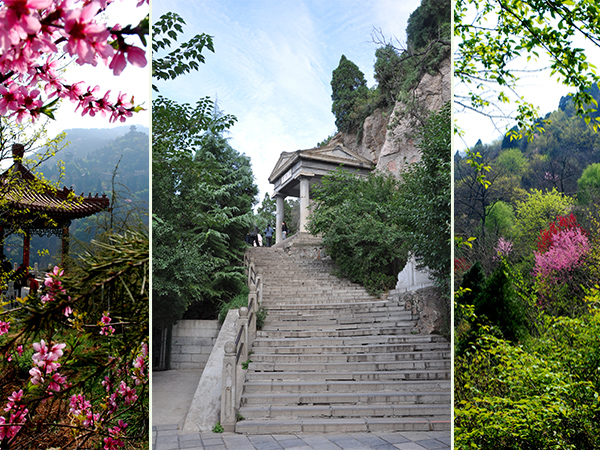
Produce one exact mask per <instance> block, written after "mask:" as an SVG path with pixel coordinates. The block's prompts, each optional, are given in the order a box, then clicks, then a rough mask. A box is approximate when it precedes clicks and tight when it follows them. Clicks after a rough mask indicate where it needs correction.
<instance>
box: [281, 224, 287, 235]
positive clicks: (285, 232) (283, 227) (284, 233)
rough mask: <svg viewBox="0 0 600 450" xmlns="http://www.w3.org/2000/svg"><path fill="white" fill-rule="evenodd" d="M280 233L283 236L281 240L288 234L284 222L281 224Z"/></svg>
mask: <svg viewBox="0 0 600 450" xmlns="http://www.w3.org/2000/svg"><path fill="white" fill-rule="evenodd" d="M281 233H282V234H283V239H285V238H286V237H287V233H288V227H287V225H286V224H285V222H281Z"/></svg>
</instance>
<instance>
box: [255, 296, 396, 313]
mask: <svg viewBox="0 0 600 450" xmlns="http://www.w3.org/2000/svg"><path fill="white" fill-rule="evenodd" d="M262 306H263V307H264V308H266V309H267V310H269V311H284V312H291V313H293V312H302V311H308V312H311V313H316V312H318V311H324V312H335V313H336V314H342V313H346V312H355V311H361V310H368V309H369V308H385V307H386V305H385V304H383V303H382V302H377V301H373V300H370V299H356V300H354V301H347V302H343V301H339V300H337V299H336V301H332V300H331V299H329V300H328V299H326V298H323V299H319V301H316V300H314V299H313V300H312V301H310V302H309V301H308V300H307V301H306V302H302V303H301V299H300V300H299V299H288V300H287V301H282V300H280V299H265V298H264V297H263V302H262ZM394 306H396V305H394Z"/></svg>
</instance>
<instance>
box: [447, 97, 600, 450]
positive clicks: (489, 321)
mask: <svg viewBox="0 0 600 450" xmlns="http://www.w3.org/2000/svg"><path fill="white" fill-rule="evenodd" d="M592 92H593V93H594V95H595V96H596V95H597V92H596V90H592ZM570 105H571V106H570ZM559 107H560V108H561V109H560V110H558V111H555V112H553V113H551V114H548V115H547V118H549V119H551V123H548V124H546V125H545V129H546V130H545V132H544V133H539V134H536V135H534V136H533V138H532V139H531V140H527V139H524V138H521V139H517V140H513V141H511V140H510V139H504V140H502V141H497V142H494V143H491V144H482V143H481V142H479V143H478V144H477V145H476V146H475V147H474V148H472V149H469V151H468V152H467V153H466V154H464V155H457V156H456V157H455V197H454V198H455V230H456V231H457V233H459V234H460V237H461V238H462V239H459V240H458V242H459V243H461V244H462V245H460V246H459V247H457V249H456V252H455V255H456V257H457V259H456V261H455V275H456V278H455V280H456V288H457V294H456V302H455V330H454V331H455V446H456V448H458V449H491V448H503V449H530V448H570V449H596V448H600V447H599V444H598V442H599V438H600V427H599V426H598V423H599V420H598V419H599V418H600V417H599V413H600V408H599V406H598V398H599V393H600V391H599V388H600V386H599V384H598V370H597V368H598V361H599V359H598V358H599V356H598V355H599V354H598V349H599V348H600V347H599V345H598V344H599V342H598V320H599V318H600V315H599V313H598V304H599V301H600V296H599V290H598V289H599V287H598V280H599V279H600V278H599V275H600V274H599V272H598V266H599V262H600V259H599V257H600V221H599V215H600V208H599V206H600V205H599V204H598V201H597V197H596V198H595V197H594V195H593V193H594V189H595V188H594V187H593V186H594V183H593V181H591V180H593V179H594V178H595V176H594V167H595V166H594V164H595V163H593V161H595V160H597V158H598V154H599V153H598V152H599V150H600V145H599V144H598V135H597V133H595V132H594V130H593V128H592V127H591V126H588V125H587V124H586V122H585V119H582V118H580V117H577V116H575V115H574V111H573V110H572V109H571V107H572V104H571V101H565V100H561V103H560V105H559ZM513 131H514V132H515V133H517V134H523V135H524V134H525V133H526V131H525V129H524V128H521V127H516V128H515V129H514V130H513ZM588 167H589V168H590V169H589V170H588ZM586 171H587V174H586V176H584V173H586ZM590 174H591V175H590ZM588 176H589V179H588ZM583 180H585V181H583ZM589 181H591V182H589ZM588 186H590V187H588ZM590 192H591V193H592V195H591V196H589V197H587V194H588V193H590ZM584 199H585V200H584Z"/></svg>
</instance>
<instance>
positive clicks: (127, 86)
mask: <svg viewBox="0 0 600 450" xmlns="http://www.w3.org/2000/svg"><path fill="white" fill-rule="evenodd" d="M136 5H137V0H123V1H116V2H114V3H113V4H111V5H110V6H109V7H108V8H107V10H106V13H105V14H106V15H107V17H108V19H107V23H108V24H109V25H114V24H115V23H119V24H121V25H123V26H125V25H127V24H134V25H137V24H138V22H139V21H140V20H141V19H143V18H144V17H145V16H146V14H147V13H148V6H147V5H145V6H142V7H140V8H136ZM128 42H130V43H132V44H134V45H136V46H138V47H143V46H142V44H141V42H140V40H139V39H138V38H137V37H135V38H132V39H130V40H128ZM147 60H148V65H147V66H146V67H145V68H138V67H135V66H131V65H128V66H127V67H126V68H125V70H124V71H123V72H122V73H121V75H120V76H118V77H115V76H114V75H113V73H112V70H110V69H109V68H108V67H107V66H105V65H104V64H103V63H98V65H97V66H96V67H92V66H90V65H85V66H79V65H77V64H74V63H72V64H70V65H69V66H68V68H67V71H66V73H65V75H64V78H66V79H67V81H68V82H77V81H82V80H83V81H85V82H86V83H87V86H92V87H94V86H96V85H97V86H100V92H102V95H104V93H105V92H106V91H108V90H110V91H111V99H116V96H117V95H118V94H119V92H126V93H127V94H128V96H131V95H133V96H135V103H136V104H140V103H143V107H144V108H146V111H142V112H140V113H137V114H134V116H133V117H131V118H130V119H128V121H127V122H125V123H121V122H116V123H113V124H111V123H110V122H109V117H110V116H107V117H106V118H105V119H103V118H102V117H100V116H96V117H89V116H87V115H86V116H84V117H82V116H81V110H79V111H77V112H75V106H76V105H75V104H74V103H71V102H69V101H68V100H65V101H63V102H62V103H61V106H60V108H59V110H58V111H57V112H56V113H55V117H56V120H55V121H51V122H50V126H49V130H50V135H51V136H54V135H56V134H57V133H59V132H60V131H62V130H63V129H68V128H109V127H113V126H118V125H127V124H132V125H135V124H140V125H145V126H149V125H150V113H149V111H150V57H149V56H147ZM87 86H86V87H87Z"/></svg>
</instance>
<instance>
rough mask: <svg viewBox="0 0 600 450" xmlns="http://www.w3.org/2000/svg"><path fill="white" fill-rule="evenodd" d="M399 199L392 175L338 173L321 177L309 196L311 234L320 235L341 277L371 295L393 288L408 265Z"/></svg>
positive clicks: (338, 171)
mask: <svg viewBox="0 0 600 450" xmlns="http://www.w3.org/2000/svg"><path fill="white" fill-rule="evenodd" d="M399 196H400V192H399V190H398V182H397V181H396V180H395V179H393V178H392V177H391V176H390V175H384V174H375V173H371V174H370V175H369V176H368V177H366V178H361V177H358V176H355V175H353V174H351V173H348V172H347V171H345V170H342V169H340V170H337V171H336V172H334V173H332V174H330V175H327V176H325V177H324V178H323V184H322V186H320V187H319V188H316V189H315V191H314V193H313V200H314V205H315V206H314V209H313V212H312V213H311V215H310V221H309V224H308V229H309V231H310V232H311V233H313V234H318V233H322V235H323V244H324V245H325V247H326V248H327V251H328V253H329V254H330V255H331V257H332V258H333V260H334V261H335V263H336V265H337V267H338V268H339V271H340V273H341V275H342V276H346V277H348V278H350V279H351V280H352V281H355V282H358V283H361V284H362V285H363V286H365V287H366V288H368V289H369V290H370V291H372V292H374V293H376V292H380V291H382V290H386V289H389V288H391V287H392V286H393V285H395V283H396V277H397V276H398V272H399V271H400V269H401V268H402V267H403V266H404V264H405V263H406V259H407V249H406V247H405V245H404V239H403V237H404V233H403V230H402V228H401V227H400V223H401V221H400V214H401V213H400V209H399V201H400V199H399Z"/></svg>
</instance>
